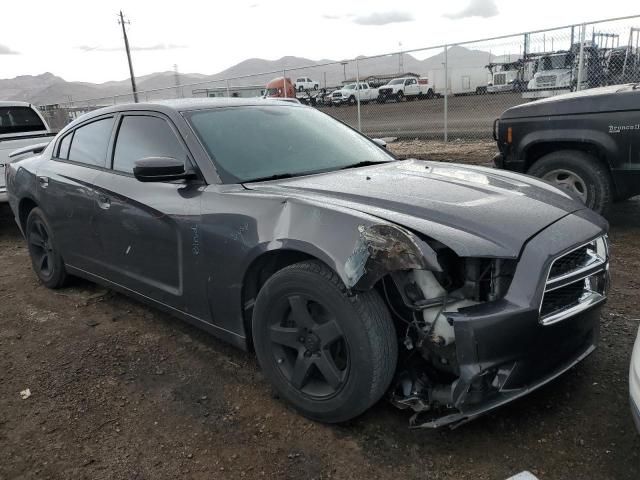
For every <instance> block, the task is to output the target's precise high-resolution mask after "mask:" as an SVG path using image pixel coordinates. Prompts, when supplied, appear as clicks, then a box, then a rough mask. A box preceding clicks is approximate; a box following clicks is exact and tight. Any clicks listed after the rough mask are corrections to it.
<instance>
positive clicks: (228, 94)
mask: <svg viewBox="0 0 640 480" xmlns="http://www.w3.org/2000/svg"><path fill="white" fill-rule="evenodd" d="M225 82H226V84H227V98H228V97H230V96H231V94H230V93H229V80H225Z"/></svg>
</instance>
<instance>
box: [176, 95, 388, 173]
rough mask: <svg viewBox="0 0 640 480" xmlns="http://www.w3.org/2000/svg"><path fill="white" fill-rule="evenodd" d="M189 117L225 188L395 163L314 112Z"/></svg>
mask: <svg viewBox="0 0 640 480" xmlns="http://www.w3.org/2000/svg"><path fill="white" fill-rule="evenodd" d="M185 116H186V118H187V120H188V121H189V123H190V124H191V126H192V127H193V129H194V131H195V132H196V135H197V136H198V138H199V139H200V141H201V142H202V144H203V145H204V147H205V149H206V150H207V152H208V153H209V156H210V157H211V159H212V160H213V161H214V163H215V164H216V167H217V169H218V173H219V174H220V177H221V178H222V181H223V182H224V183H241V182H248V181H251V180H255V179H261V178H267V177H271V176H274V175H291V176H296V175H306V174H311V173H319V172H326V171H331V170H339V169H342V168H348V167H352V166H355V165H357V164H359V163H361V162H389V161H393V160H394V158H393V157H392V156H391V155H390V154H389V153H387V152H385V150H383V149H382V148H380V147H378V146H377V145H376V144H375V143H373V142H372V141H371V140H369V139H368V138H367V137H365V136H363V135H361V134H359V133H358V132H356V131H354V130H352V129H350V128H349V127H347V126H346V125H344V124H342V123H340V122H338V121H337V120H334V119H333V118H332V117H330V116H329V115H326V114H324V113H321V112H319V111H317V110H315V109H312V108H304V107H297V106H285V105H278V106H276V105H269V106H247V107H244V106H243V107H229V108H216V109H211V110H197V111H193V112H187V113H186V114H185Z"/></svg>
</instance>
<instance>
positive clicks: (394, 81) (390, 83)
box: [387, 78, 404, 85]
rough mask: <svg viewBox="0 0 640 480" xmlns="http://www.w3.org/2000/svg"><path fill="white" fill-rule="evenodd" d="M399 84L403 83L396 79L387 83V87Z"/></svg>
mask: <svg viewBox="0 0 640 480" xmlns="http://www.w3.org/2000/svg"><path fill="white" fill-rule="evenodd" d="M401 83H404V79H403V78H396V79H395V80H391V81H390V82H389V83H387V85H400V84H401Z"/></svg>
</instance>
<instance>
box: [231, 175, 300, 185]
mask: <svg viewBox="0 0 640 480" xmlns="http://www.w3.org/2000/svg"><path fill="white" fill-rule="evenodd" d="M300 175H304V173H298V174H295V175H294V174H293V173H275V174H273V175H267V176H266V177H258V178H252V179H250V180H243V181H242V183H251V182H268V181H269V180H281V179H283V178H293V177H298V176H300Z"/></svg>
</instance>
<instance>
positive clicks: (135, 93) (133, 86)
mask: <svg viewBox="0 0 640 480" xmlns="http://www.w3.org/2000/svg"><path fill="white" fill-rule="evenodd" d="M119 16H120V18H119V19H118V23H119V24H120V25H122V35H123V36H124V48H125V50H126V51H127V61H128V62H129V75H130V76H131V90H132V91H133V101H134V102H136V103H138V90H137V88H136V77H135V75H134V74H133V64H132V63H131V52H130V51H129V39H128V38H127V30H126V28H125V27H124V24H125V21H124V15H123V14H122V10H120V15H119ZM126 23H127V24H130V23H131V22H129V21H128V20H127V22H126Z"/></svg>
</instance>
